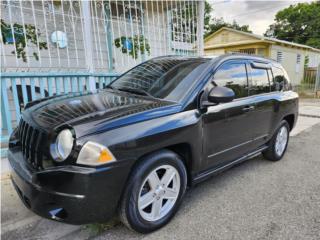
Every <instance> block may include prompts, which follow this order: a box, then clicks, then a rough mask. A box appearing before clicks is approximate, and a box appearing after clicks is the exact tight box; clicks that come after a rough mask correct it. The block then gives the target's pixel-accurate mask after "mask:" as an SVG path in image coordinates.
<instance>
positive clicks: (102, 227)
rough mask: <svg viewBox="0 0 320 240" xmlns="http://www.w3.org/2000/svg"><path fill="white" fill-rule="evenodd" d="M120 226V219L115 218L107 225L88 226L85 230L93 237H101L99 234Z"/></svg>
mask: <svg viewBox="0 0 320 240" xmlns="http://www.w3.org/2000/svg"><path fill="white" fill-rule="evenodd" d="M119 224H120V221H119V219H117V218H113V219H111V220H110V221H108V222H106V223H93V224H87V225H85V226H84V228H85V229H88V230H89V231H90V233H91V234H93V235H99V234H101V233H103V232H105V231H107V230H109V229H111V228H113V227H115V226H117V225H119Z"/></svg>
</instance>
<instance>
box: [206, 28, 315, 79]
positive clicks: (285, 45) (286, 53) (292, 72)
mask: <svg viewBox="0 0 320 240" xmlns="http://www.w3.org/2000/svg"><path fill="white" fill-rule="evenodd" d="M233 52H239V53H246V54H256V55H260V56H264V57H268V58H271V59H274V60H276V61H278V62H280V63H281V64H282V65H283V67H284V68H285V69H286V70H287V72H288V74H289V76H290V78H291V81H292V83H293V84H294V85H298V84H299V83H300V82H301V80H302V78H303V73H304V67H305V65H306V66H307V67H317V66H318V65H319V64H320V49H316V48H312V47H310V46H307V45H302V44H297V43H292V42H288V41H283V40H278V39H275V38H269V37H263V36H260V35H256V34H251V33H246V32H242V31H238V30H234V29H231V28H226V27H223V28H221V29H219V30H218V31H216V32H214V33H212V34H211V35H210V36H208V37H207V38H205V40H204V53H205V55H222V54H225V53H233Z"/></svg>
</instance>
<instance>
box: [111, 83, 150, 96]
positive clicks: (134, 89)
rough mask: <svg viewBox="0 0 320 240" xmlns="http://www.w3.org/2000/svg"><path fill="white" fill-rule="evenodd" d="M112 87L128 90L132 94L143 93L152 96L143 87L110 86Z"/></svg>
mask: <svg viewBox="0 0 320 240" xmlns="http://www.w3.org/2000/svg"><path fill="white" fill-rule="evenodd" d="M110 87H111V86H110ZM112 88H113V89H117V90H120V91H124V92H130V93H134V94H138V95H143V96H148V97H152V98H154V96H152V95H151V94H150V93H148V92H147V91H145V90H143V89H139V88H130V87H121V88H114V87H112Z"/></svg>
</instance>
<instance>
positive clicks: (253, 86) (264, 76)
mask: <svg viewBox="0 0 320 240" xmlns="http://www.w3.org/2000/svg"><path fill="white" fill-rule="evenodd" d="M268 92H270V84H269V78H268V72H267V70H266V69H261V68H251V81H250V88H249V93H250V95H255V94H261V93H268Z"/></svg>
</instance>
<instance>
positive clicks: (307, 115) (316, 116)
mask: <svg viewBox="0 0 320 240" xmlns="http://www.w3.org/2000/svg"><path fill="white" fill-rule="evenodd" d="M299 116H301V117H310V118H320V116H318V115H311V114H303V113H301V114H299Z"/></svg>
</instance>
